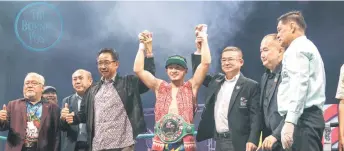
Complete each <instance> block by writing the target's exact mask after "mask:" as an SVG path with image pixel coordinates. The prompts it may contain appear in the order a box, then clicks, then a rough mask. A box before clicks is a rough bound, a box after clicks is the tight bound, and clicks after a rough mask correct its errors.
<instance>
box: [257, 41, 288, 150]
mask: <svg viewBox="0 0 344 151" xmlns="http://www.w3.org/2000/svg"><path fill="white" fill-rule="evenodd" d="M260 53H261V55H260V57H261V60H262V63H263V65H264V66H265V67H266V68H267V70H266V72H265V73H264V74H263V76H262V80H261V83H260V89H261V95H260V109H261V120H260V121H261V125H262V132H263V137H262V139H263V143H262V146H261V148H262V150H272V151H281V150H282V144H281V130H282V127H283V124H284V120H283V117H282V116H281V115H280V114H279V113H278V107H277V91H278V85H279V84H280V83H281V70H282V59H283V54H284V48H283V47H281V45H280V44H279V43H278V39H277V34H269V35H266V36H265V37H264V38H263V40H262V42H261V45H260Z"/></svg>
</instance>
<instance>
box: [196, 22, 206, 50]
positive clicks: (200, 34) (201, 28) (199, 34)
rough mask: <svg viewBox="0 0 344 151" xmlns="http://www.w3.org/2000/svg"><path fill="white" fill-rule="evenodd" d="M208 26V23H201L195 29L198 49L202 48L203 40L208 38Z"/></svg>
mask: <svg viewBox="0 0 344 151" xmlns="http://www.w3.org/2000/svg"><path fill="white" fill-rule="evenodd" d="M207 30H208V26H207V25H206V24H199V25H197V26H196V29H195V35H196V40H195V43H196V48H197V50H198V51H200V50H201V47H202V42H203V41H204V40H207V37H208V34H207Z"/></svg>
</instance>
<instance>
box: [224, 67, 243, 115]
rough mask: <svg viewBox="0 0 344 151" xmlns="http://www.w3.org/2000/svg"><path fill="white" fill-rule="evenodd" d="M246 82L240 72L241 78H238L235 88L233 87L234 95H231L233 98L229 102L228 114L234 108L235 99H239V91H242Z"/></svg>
mask: <svg viewBox="0 0 344 151" xmlns="http://www.w3.org/2000/svg"><path fill="white" fill-rule="evenodd" d="M244 82H245V77H244V75H242V74H240V76H239V79H238V81H237V83H236V84H235V86H234V89H233V92H232V96H231V100H230V102H229V107H228V115H229V113H230V112H231V109H232V107H233V105H234V103H235V101H236V100H237V99H236V98H237V96H238V94H239V92H240V91H241V89H242V85H243V84H244Z"/></svg>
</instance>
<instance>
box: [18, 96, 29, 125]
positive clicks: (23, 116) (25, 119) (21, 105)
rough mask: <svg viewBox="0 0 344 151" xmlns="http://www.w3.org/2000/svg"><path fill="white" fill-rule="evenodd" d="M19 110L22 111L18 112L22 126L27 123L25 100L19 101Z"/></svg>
mask: <svg viewBox="0 0 344 151" xmlns="http://www.w3.org/2000/svg"><path fill="white" fill-rule="evenodd" d="M19 108H20V109H22V110H20V115H21V116H22V119H24V124H26V122H27V115H26V110H27V108H26V99H23V100H22V101H20V104H19Z"/></svg>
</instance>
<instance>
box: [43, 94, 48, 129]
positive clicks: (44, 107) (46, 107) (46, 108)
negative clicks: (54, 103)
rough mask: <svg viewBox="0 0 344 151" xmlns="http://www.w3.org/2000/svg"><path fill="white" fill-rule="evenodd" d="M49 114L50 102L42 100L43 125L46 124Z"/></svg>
mask: <svg viewBox="0 0 344 151" xmlns="http://www.w3.org/2000/svg"><path fill="white" fill-rule="evenodd" d="M48 115H49V104H48V103H47V101H45V100H43V101H42V115H41V126H42V125H43V124H44V121H45V119H46V118H47V116H48Z"/></svg>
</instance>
